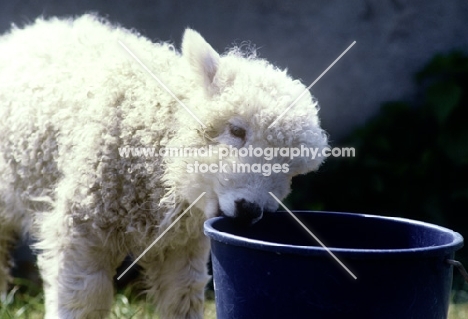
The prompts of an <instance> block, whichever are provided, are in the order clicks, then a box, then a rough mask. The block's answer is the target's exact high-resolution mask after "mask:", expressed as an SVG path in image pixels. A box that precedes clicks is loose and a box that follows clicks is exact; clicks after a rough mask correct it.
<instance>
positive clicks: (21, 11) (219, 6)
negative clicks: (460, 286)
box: [0, 0, 468, 141]
mask: <svg viewBox="0 0 468 319" xmlns="http://www.w3.org/2000/svg"><path fill="white" fill-rule="evenodd" d="M86 11H96V12H99V13H101V14H102V15H105V16H108V17H109V18H110V19H111V20H112V21H115V22H119V23H121V24H122V25H124V26H126V27H130V28H135V29H137V30H139V31H140V32H142V33H143V34H145V35H147V36H148V37H149V38H151V39H153V40H158V39H160V40H169V41H172V42H175V43H176V44H177V45H179V44H180V38H181V35H182V32H183V29H184V28H185V27H187V26H190V27H192V28H195V29H196V30H198V31H200V32H201V33H202V35H204V37H205V38H206V39H207V40H208V41H209V42H210V43H211V44H212V45H213V47H214V48H215V49H217V50H218V51H223V50H224V49H225V48H226V47H229V46H230V45H231V44H232V43H233V42H237V43H240V42H241V41H244V40H249V41H251V43H253V44H256V46H257V47H258V48H259V49H260V50H259V53H260V56H262V57H264V58H267V59H269V60H271V61H273V62H274V63H276V64H277V65H279V66H280V67H283V68H284V67H287V68H288V69H289V71H290V73H291V74H292V75H293V76H294V77H297V78H300V79H302V80H303V81H304V82H305V83H307V84H309V83H311V82H312V81H313V80H314V79H315V78H316V77H317V76H318V75H319V74H320V73H321V72H322V71H323V70H324V69H325V68H326V67H327V66H328V65H329V64H330V63H331V62H332V61H333V60H334V59H335V58H336V57H337V56H338V55H339V54H340V53H341V52H342V51H343V50H344V49H345V48H346V47H347V46H348V45H350V44H351V42H352V41H354V40H356V41H357V44H356V45H355V46H354V47H353V48H352V49H351V50H350V51H349V52H348V54H346V55H345V56H344V57H343V59H342V60H340V61H339V62H338V63H337V64H336V65H335V66H334V67H333V68H332V69H331V70H330V72H329V73H327V74H326V75H325V76H324V77H323V78H322V79H321V80H320V81H319V82H318V83H317V84H316V85H315V86H314V87H313V88H312V93H313V94H314V95H315V96H316V97H317V98H318V99H319V102H320V104H321V107H322V123H323V126H324V127H325V129H327V130H328V131H329V133H330V134H331V137H332V141H333V140H337V139H339V138H340V137H342V136H344V135H345V134H346V133H347V132H349V131H350V130H351V129H352V128H353V127H355V126H356V125H359V124H362V123H363V122H364V121H365V120H366V119H367V118H369V116H371V115H372V114H375V112H376V111H377V110H378V108H379V106H380V102H382V101H386V100H395V99H401V98H411V93H412V90H413V85H412V75H413V74H414V72H416V71H417V70H419V69H420V68H421V66H422V65H423V64H424V63H425V62H426V61H428V59H430V58H431V56H433V54H435V53H437V52H447V51H450V50H452V49H462V50H465V51H468V1H466V0H411V1H410V0H408V1H404V0H352V1H351V0H341V1H340V0H312V1H281V0H271V1H269V0H253V1H234V0H228V1H214V0H211V1H193V0H190V1H184V2H182V1H168V0H166V1H162V0H160V1H157V0H153V1H149V0H147V1H103V0H97V1H91V0H85V1H70V0H48V1H47V0H36V1H33V0H30V1H5V0H2V2H1V3H0V31H2V32H3V31H5V30H6V29H8V28H9V25H10V24H11V23H12V22H14V23H16V24H18V25H22V24H24V23H28V22H30V21H32V20H34V19H35V18H36V17H37V16H38V15H41V14H42V15H45V16H51V15H70V14H73V15H76V14H81V13H83V12H86Z"/></svg>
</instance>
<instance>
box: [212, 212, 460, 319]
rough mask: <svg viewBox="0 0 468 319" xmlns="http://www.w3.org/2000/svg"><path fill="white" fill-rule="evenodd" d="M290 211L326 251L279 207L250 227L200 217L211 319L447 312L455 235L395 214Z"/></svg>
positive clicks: (393, 317) (396, 318)
mask: <svg viewBox="0 0 468 319" xmlns="http://www.w3.org/2000/svg"><path fill="white" fill-rule="evenodd" d="M294 214H295V215H296V216H297V217H298V218H299V219H300V220H301V221H302V222H303V223H304V224H305V225H306V226H307V228H309V229H310V230H311V231H312V233H313V234H315V235H316V236H317V237H318V238H319V239H320V240H321V241H322V242H323V244H324V245H325V246H326V247H327V248H328V249H325V248H323V247H322V246H320V245H318V244H317V241H315V240H314V238H313V237H311V236H310V234H308V233H307V232H306V231H305V230H304V229H303V228H302V227H301V226H300V225H299V224H298V223H297V222H296V221H295V220H294V219H293V218H292V216H290V215H289V214H288V213H287V212H278V213H273V214H269V215H267V216H265V217H264V218H263V219H262V220H261V221H259V222H258V223H256V224H255V225H253V226H250V227H247V226H245V225H241V224H237V223H235V222H234V221H233V220H231V219H229V218H225V217H217V218H213V219H210V220H208V221H206V222H205V227H204V229H205V234H206V235H207V236H208V237H210V239H211V256H212V265H213V280H214V287H215V297H216V312H217V318H218V319H273V318H281V319H285V318H293V319H301V318H314V319H319V318H324V319H325V318H326V319H333V318H340V319H344V318H346V319H348V318H360V319H366V318H369V319H377V318H379V319H380V318H388V319H406V318H408V319H410V318H412V319H419V318H420V319H431V318H434V319H443V318H447V312H448V306H449V298H450V292H451V286H452V277H453V266H452V265H451V264H450V263H449V262H450V260H453V258H454V253H455V251H456V250H458V249H460V248H461V247H462V246H463V237H462V236H461V235H460V234H459V233H456V232H454V231H452V230H450V229H447V228H443V227H440V226H436V225H432V224H428V223H423V222H419V221H414V220H409V219H403V218H391V217H381V216H372V215H361V214H349V213H334V212H305V211H300V212H294ZM330 253H332V254H333V255H335V256H336V257H337V259H339V260H340V261H341V262H342V265H340V264H339V263H338V262H337V260H335V259H334V258H333V257H332V255H331V254H330ZM345 267H346V268H347V269H348V270H349V272H348V271H347V270H346V269H345ZM351 274H353V275H355V276H356V277H357V278H356V279H354V277H353V276H352V275H351Z"/></svg>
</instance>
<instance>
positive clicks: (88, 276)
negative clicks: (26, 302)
mask: <svg viewBox="0 0 468 319" xmlns="http://www.w3.org/2000/svg"><path fill="white" fill-rule="evenodd" d="M52 215H53V214H51V216H52ZM47 219H48V220H45V221H44V222H43V223H42V224H41V228H42V229H41V236H42V238H41V239H42V240H41V242H40V243H39V244H38V246H39V248H41V250H42V252H41V254H40V255H39V258H38V262H39V267H40V269H41V274H42V277H43V279H44V292H45V304H46V316H45V318H46V319H57V318H60V319H72V318H73V319H98V318H105V317H107V315H108V313H109V310H110V307H111V305H112V301H113V290H114V289H113V282H112V278H113V275H114V274H115V269H116V267H117V266H118V264H119V263H120V262H121V260H122V259H123V257H124V256H123V254H121V253H118V252H116V251H112V250H111V249H107V247H112V244H111V243H109V244H108V245H106V246H107V247H105V246H104V245H103V243H102V242H101V241H100V240H99V239H97V238H96V237H95V236H93V234H92V232H91V231H87V232H84V233H80V232H79V231H77V230H76V229H73V230H71V229H67V228H68V226H67V225H65V223H62V224H60V225H57V219H56V218H47ZM48 225H49V226H50V228H48ZM95 231H96V230H95ZM67 235H68V236H67ZM114 250H115V248H114Z"/></svg>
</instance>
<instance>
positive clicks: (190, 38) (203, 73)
mask: <svg viewBox="0 0 468 319" xmlns="http://www.w3.org/2000/svg"><path fill="white" fill-rule="evenodd" d="M182 55H183V56H184V58H185V59H187V61H188V62H189V64H190V66H191V67H192V70H193V71H194V72H195V74H196V76H198V77H199V78H200V79H201V81H202V83H203V84H204V85H205V88H206V89H207V91H208V92H211V91H212V89H213V79H214V77H215V75H216V72H217V71H218V66H219V54H218V53H217V52H216V51H215V50H214V49H213V48H212V47H211V45H209V44H208V43H207V42H206V41H205V39H203V37H202V36H201V35H200V34H199V33H198V32H196V31H194V30H192V29H186V30H185V33H184V37H183V39H182Z"/></svg>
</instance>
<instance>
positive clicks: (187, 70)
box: [0, 15, 327, 319]
mask: <svg viewBox="0 0 468 319" xmlns="http://www.w3.org/2000/svg"><path fill="white" fill-rule="evenodd" d="M119 41H121V43H124V44H125V45H126V46H127V47H128V48H130V49H131V50H132V52H133V53H134V54H135V55H136V56H137V57H138V58H139V59H140V60H141V61H142V62H143V63H144V64H146V65H148V66H150V69H151V70H152V71H154V72H155V73H156V74H157V76H158V78H160V79H161V81H162V82H163V83H164V84H165V85H166V86H167V87H169V88H170V89H171V91H172V92H174V94H175V95H176V96H177V98H178V99H179V100H180V101H182V102H183V103H184V104H186V105H188V106H189V108H190V110H191V111H193V114H196V116H197V117H198V118H199V119H201V121H202V123H203V124H205V125H206V128H202V127H200V124H199V123H198V122H197V121H196V120H195V119H194V118H193V117H192V114H190V113H189V112H187V110H185V109H184V108H183V107H181V105H179V103H178V102H177V101H176V100H175V99H174V98H173V97H172V96H171V95H170V94H168V92H166V91H165V90H164V89H163V88H162V87H161V85H160V84H159V83H158V82H157V81H155V79H153V78H152V77H151V76H149V75H148V73H147V71H146V70H144V69H143V68H142V67H141V66H140V65H139V64H138V63H136V62H135V61H134V60H133V59H132V58H131V57H130V56H129V54H128V53H127V52H126V51H125V50H124V49H123V48H122V47H121V46H120V45H119ZM0 70H1V71H0V103H1V106H0V137H1V138H0V141H1V143H0V154H1V157H0V291H1V290H2V289H3V290H5V289H6V283H7V281H6V278H7V273H8V271H7V257H6V248H7V247H8V246H9V245H10V244H11V242H12V239H13V237H14V234H15V233H19V232H21V231H24V232H28V231H31V232H32V234H33V235H34V236H35V237H36V238H37V239H38V244H37V248H38V249H39V250H40V255H39V266H40V268H41V273H42V276H43V278H44V282H45V293H46V308H47V314H46V317H47V318H54V319H55V318H101V317H103V316H104V314H103V313H105V312H106V311H107V310H106V309H108V308H109V307H110V303H111V301H112V297H111V296H112V295H111V294H109V291H112V281H111V279H112V276H113V275H114V274H115V268H116V267H117V266H118V264H119V263H120V262H121V260H122V259H123V258H124V256H125V255H126V254H128V253H133V254H134V255H138V254H140V253H141V252H142V251H143V250H144V249H145V248H146V247H147V246H148V245H149V244H150V243H151V242H152V241H153V240H154V239H155V238H156V237H158V236H159V235H160V234H161V233H162V232H163V231H165V230H166V228H167V227H168V226H169V225H170V224H171V223H172V221H174V220H175V219H176V218H177V217H178V216H179V215H180V214H181V212H182V211H183V210H184V209H185V208H186V207H187V206H188V205H189V204H190V203H192V202H193V201H194V200H195V198H197V197H198V196H199V195H200V194H201V193H202V192H203V191H205V193H206V195H205V196H204V197H203V198H202V199H201V200H200V201H199V202H197V204H196V205H195V206H194V207H193V208H192V209H191V211H190V212H189V213H188V214H187V215H185V216H184V217H183V218H182V219H181V220H180V222H178V223H177V224H175V226H174V227H173V228H172V229H171V230H170V231H169V232H168V233H167V234H166V235H165V236H164V237H163V238H162V239H161V240H160V242H158V248H157V249H156V248H154V249H153V250H151V251H149V252H148V253H147V255H145V257H144V258H143V259H142V260H141V264H142V265H143V266H144V268H145V275H146V277H147V279H148V283H149V284H148V287H149V289H148V293H149V294H150V295H151V297H153V298H154V299H155V302H156V303H157V304H158V309H159V311H160V312H161V314H162V315H163V317H165V318H200V316H201V311H202V309H203V307H202V303H203V287H204V284H205V283H206V281H207V280H208V276H207V272H206V265H205V264H206V260H207V254H208V251H209V244H208V241H207V239H206V238H205V237H204V235H203V232H202V227H203V222H204V221H205V220H206V218H208V217H211V216H214V215H216V214H218V213H219V211H223V212H224V213H225V214H226V215H228V216H234V215H235V214H236V212H235V211H234V208H235V204H234V203H235V202H236V201H237V200H239V199H241V196H244V197H242V199H247V200H249V201H255V202H256V204H257V205H259V206H261V207H262V208H263V209H265V210H274V209H276V207H277V203H276V202H275V201H274V200H272V199H271V198H269V197H268V194H267V195H265V194H263V193H261V194H260V193H258V192H259V190H271V191H273V192H275V194H277V196H278V197H279V198H284V197H285V196H286V195H287V194H288V193H289V184H290V179H291V177H292V176H294V175H297V174H304V173H307V172H309V171H312V170H316V169H317V168H318V167H319V165H320V163H321V162H322V159H313V160H311V159H309V158H297V159H293V160H288V159H278V160H277V161H278V162H281V163H287V164H288V165H289V167H290V172H289V173H288V174H286V175H281V176H280V175H275V176H270V177H265V176H253V175H249V174H248V175H245V174H244V175H241V174H237V175H230V176H228V178H227V177H226V176H224V175H223V176H221V175H220V174H189V173H187V164H188V163H193V162H194V161H197V160H199V161H202V162H203V161H204V162H209V161H213V159H209V158H197V157H194V158H181V157H169V158H162V157H148V158H147V157H145V156H139V157H137V156H128V157H127V156H121V153H120V152H119V149H120V148H122V147H125V146H131V147H134V148H138V147H141V148H143V147H154V148H155V149H156V150H158V149H160V148H162V147H180V146H186V147H207V146H208V145H212V146H215V147H220V146H223V145H224V146H226V145H234V146H237V144H239V143H240V141H238V140H236V139H235V138H234V137H232V136H229V132H228V131H229V125H231V124H232V122H233V121H234V122H236V123H240V124H239V125H241V126H243V129H245V130H246V131H247V136H248V141H244V142H243V143H250V145H254V146H256V147H297V146H300V145H303V146H306V147H319V148H320V147H324V146H326V144H327V138H326V135H325V134H324V133H323V131H322V130H321V128H320V125H319V124H320V123H319V120H318V108H317V102H316V101H315V100H314V99H313V97H312V96H311V95H310V94H309V93H308V92H307V94H306V95H305V96H304V97H302V98H301V99H300V100H298V101H297V102H296V104H295V106H294V108H292V109H291V110H290V111H289V112H287V113H286V114H285V115H284V116H283V117H282V118H281V119H280V120H279V121H278V122H277V124H276V125H274V126H273V127H271V128H268V126H269V125H270V123H272V122H273V121H274V120H275V119H276V118H277V117H278V116H279V115H280V114H281V113H282V112H283V111H284V110H285V109H286V108H287V107H288V106H289V105H290V104H291V103H292V102H293V101H294V100H295V98H296V97H297V96H299V95H300V94H301V93H303V92H304V90H305V86H304V85H303V84H302V83H300V82H299V81H295V80H293V79H291V78H290V77H289V75H288V74H287V73H286V72H284V71H282V70H279V69H277V68H276V67H274V66H273V65H271V64H269V63H268V62H267V61H265V60H262V59H258V58H257V57H256V55H255V51H254V50H253V51H251V52H250V53H249V54H247V55H245V54H243V53H242V52H241V51H240V50H239V49H238V48H234V49H232V50H231V51H229V52H227V53H226V54H224V55H222V56H219V55H218V54H217V53H216V52H215V51H214V50H213V49H212V48H211V47H210V46H209V45H208V44H207V43H206V42H205V41H204V40H203V38H201V36H200V35H199V34H198V33H196V32H195V31H192V30H187V31H186V33H185V35H184V40H183V44H182V54H181V53H179V52H177V51H176V50H175V48H174V47H173V46H172V45H171V44H168V43H152V42H151V41H149V40H148V39H146V38H144V37H142V36H141V35H139V34H138V33H136V32H135V31H129V30H126V29H124V28H121V27H118V26H115V25H111V24H110V23H109V22H107V21H106V20H104V19H101V18H99V17H97V16H94V15H84V16H82V17H79V18H76V19H71V18H70V19H57V18H53V19H49V20H44V19H38V20H37V21H36V22H35V23H34V24H33V25H31V26H27V27H25V28H23V29H19V28H13V29H12V30H11V32H9V33H8V34H6V35H3V36H2V37H1V38H0ZM229 123H231V124H229ZM239 145H240V144H239ZM265 193H266V192H265ZM109 296H110V297H109ZM102 309H103V310H102ZM102 311H103V312H102Z"/></svg>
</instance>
